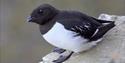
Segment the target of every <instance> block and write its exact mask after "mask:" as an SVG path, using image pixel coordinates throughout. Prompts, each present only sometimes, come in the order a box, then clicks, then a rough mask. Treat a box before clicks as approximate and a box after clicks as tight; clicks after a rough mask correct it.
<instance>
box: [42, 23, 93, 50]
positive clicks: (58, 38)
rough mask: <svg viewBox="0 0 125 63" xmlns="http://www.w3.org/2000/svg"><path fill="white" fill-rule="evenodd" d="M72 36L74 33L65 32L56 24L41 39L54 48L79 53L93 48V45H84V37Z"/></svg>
mask: <svg viewBox="0 0 125 63" xmlns="http://www.w3.org/2000/svg"><path fill="white" fill-rule="evenodd" d="M74 35H76V33H75V32H72V31H69V30H66V29H65V28H64V26H63V25H62V24H60V23H58V22H56V23H55V25H54V26H53V27H52V28H51V29H50V30H49V31H48V32H47V33H46V34H44V35H43V37H44V39H45V40H46V41H48V42H49V43H50V44H52V45H54V46H56V47H59V48H63V49H67V50H71V51H74V52H81V51H84V50H86V49H88V48H91V47H92V46H93V44H90V43H86V42H87V41H88V40H87V39H85V38H84V37H81V36H76V37H74Z"/></svg>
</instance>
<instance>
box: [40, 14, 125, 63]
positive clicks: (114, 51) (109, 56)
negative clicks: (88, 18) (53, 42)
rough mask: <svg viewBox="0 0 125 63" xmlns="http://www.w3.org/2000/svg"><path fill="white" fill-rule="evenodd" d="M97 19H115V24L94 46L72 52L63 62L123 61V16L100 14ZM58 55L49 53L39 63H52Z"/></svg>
mask: <svg viewBox="0 0 125 63" xmlns="http://www.w3.org/2000/svg"><path fill="white" fill-rule="evenodd" d="M98 19H102V20H111V21H115V22H116V23H115V24H116V26H115V27H114V28H113V29H111V30H110V31H109V32H107V33H106V35H105V36H104V39H103V41H102V42H100V43H99V44H98V45H97V46H96V47H94V48H92V49H90V50H89V51H86V52H82V53H80V54H73V55H72V57H71V58H70V59H69V60H67V61H65V62H64V63H125V29H124V28H125V16H116V15H108V14H101V15H100V16H99V18H98ZM58 57H59V54H55V53H50V54H48V55H46V56H45V57H43V61H42V62H40V63H52V62H51V61H52V60H53V59H56V58H58Z"/></svg>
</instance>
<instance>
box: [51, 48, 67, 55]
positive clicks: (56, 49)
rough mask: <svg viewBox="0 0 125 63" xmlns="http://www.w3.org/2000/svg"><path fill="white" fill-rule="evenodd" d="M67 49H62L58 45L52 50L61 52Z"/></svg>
mask: <svg viewBox="0 0 125 63" xmlns="http://www.w3.org/2000/svg"><path fill="white" fill-rule="evenodd" d="M65 51H66V50H64V49H61V48H58V47H54V49H53V50H52V52H57V53H59V54H61V53H63V52H65Z"/></svg>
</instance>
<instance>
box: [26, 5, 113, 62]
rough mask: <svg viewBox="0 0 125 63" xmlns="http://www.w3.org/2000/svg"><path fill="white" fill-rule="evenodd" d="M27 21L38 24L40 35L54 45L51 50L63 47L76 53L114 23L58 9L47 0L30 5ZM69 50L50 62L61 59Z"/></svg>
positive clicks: (99, 39) (99, 36)
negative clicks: (30, 10) (32, 8)
mask: <svg viewBox="0 0 125 63" xmlns="http://www.w3.org/2000/svg"><path fill="white" fill-rule="evenodd" d="M28 21H29V22H33V23H37V24H38V25H39V27H40V32H41V34H42V36H43V38H44V39H45V40H46V41H47V42H49V43H50V44H51V45H53V46H55V47H57V48H56V49H54V51H56V52H60V54H61V53H63V52H65V50H69V51H72V52H75V53H79V52H83V51H86V50H88V49H90V48H92V47H93V46H95V45H96V44H97V43H98V42H100V41H101V40H102V38H103V36H104V34H105V33H106V32H107V31H109V30H110V29H111V28H113V27H114V26H115V24H114V22H113V21H105V20H99V19H96V18H93V17H91V16H88V15H86V14H83V13H81V12H77V11H64V10H58V9H56V8H54V7H53V6H51V5H49V4H43V5H40V6H39V7H38V8H36V9H34V10H33V12H32V13H31V15H30V16H29V17H28ZM72 52H71V54H72ZM71 54H69V55H68V56H67V57H62V56H61V57H60V58H59V59H57V60H55V61H54V62H55V63H61V62H63V61H65V60H66V59H68V58H69V56H71Z"/></svg>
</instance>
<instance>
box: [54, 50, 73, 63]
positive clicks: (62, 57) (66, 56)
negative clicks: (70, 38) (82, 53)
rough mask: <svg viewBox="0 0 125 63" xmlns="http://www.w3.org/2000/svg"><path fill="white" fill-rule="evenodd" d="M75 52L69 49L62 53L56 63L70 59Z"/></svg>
mask: <svg viewBox="0 0 125 63" xmlns="http://www.w3.org/2000/svg"><path fill="white" fill-rule="evenodd" d="M72 54H73V52H71V51H68V52H64V53H62V54H61V55H60V57H59V58H58V59H57V60H54V61H53V62H54V63H63V62H64V61H66V60H68V59H69V58H70V57H71V55H72Z"/></svg>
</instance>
